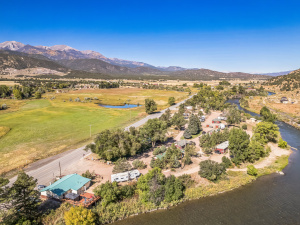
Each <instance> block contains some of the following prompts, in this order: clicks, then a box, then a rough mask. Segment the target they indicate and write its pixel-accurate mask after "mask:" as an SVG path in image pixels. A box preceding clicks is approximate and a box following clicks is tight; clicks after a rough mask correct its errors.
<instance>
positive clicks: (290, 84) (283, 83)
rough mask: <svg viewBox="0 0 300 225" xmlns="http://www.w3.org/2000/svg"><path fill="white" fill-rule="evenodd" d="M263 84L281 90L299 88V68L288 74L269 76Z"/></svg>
mask: <svg viewBox="0 0 300 225" xmlns="http://www.w3.org/2000/svg"><path fill="white" fill-rule="evenodd" d="M265 84H266V85H274V86H277V87H279V88H280V90H281V91H293V90H296V89H300V69H298V70H295V71H292V72H290V73H289V74H288V75H283V76H278V77H274V78H271V79H270V80H268V81H267V82H266V83H265Z"/></svg>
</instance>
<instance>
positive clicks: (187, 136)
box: [183, 128, 192, 139]
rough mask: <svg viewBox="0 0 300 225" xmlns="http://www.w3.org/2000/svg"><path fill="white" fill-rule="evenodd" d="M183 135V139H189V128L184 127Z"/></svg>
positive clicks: (190, 136)
mask: <svg viewBox="0 0 300 225" xmlns="http://www.w3.org/2000/svg"><path fill="white" fill-rule="evenodd" d="M183 137H184V138H185V139H190V138H192V134H191V132H190V129H189V128H187V129H185V131H184V132H183Z"/></svg>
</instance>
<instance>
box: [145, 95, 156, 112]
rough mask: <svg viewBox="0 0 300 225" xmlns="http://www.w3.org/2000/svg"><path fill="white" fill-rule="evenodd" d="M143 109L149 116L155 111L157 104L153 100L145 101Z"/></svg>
mask: <svg viewBox="0 0 300 225" xmlns="http://www.w3.org/2000/svg"><path fill="white" fill-rule="evenodd" d="M145 109H146V113H148V114H151V113H153V112H154V111H156V110H157V104H156V102H155V101H154V100H153V99H149V98H147V99H145Z"/></svg>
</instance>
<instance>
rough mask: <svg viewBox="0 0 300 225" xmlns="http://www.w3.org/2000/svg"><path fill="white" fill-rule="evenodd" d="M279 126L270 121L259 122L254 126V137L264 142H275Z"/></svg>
mask: <svg viewBox="0 0 300 225" xmlns="http://www.w3.org/2000/svg"><path fill="white" fill-rule="evenodd" d="M278 134H279V128H278V126H277V125H276V124H274V123H272V122H260V123H258V124H257V125H256V127H255V128H254V135H253V136H254V139H255V140H257V141H259V142H261V143H262V144H266V143H268V142H274V143H276V142H277V139H278Z"/></svg>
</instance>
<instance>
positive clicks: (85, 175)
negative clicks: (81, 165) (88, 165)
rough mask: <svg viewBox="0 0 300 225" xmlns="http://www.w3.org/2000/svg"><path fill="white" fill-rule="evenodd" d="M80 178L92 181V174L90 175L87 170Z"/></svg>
mask: <svg viewBox="0 0 300 225" xmlns="http://www.w3.org/2000/svg"><path fill="white" fill-rule="evenodd" d="M81 176H83V177H86V178H89V179H93V177H94V174H93V173H91V172H90V171H89V170H87V171H86V172H85V173H83V174H82V175H81Z"/></svg>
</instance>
